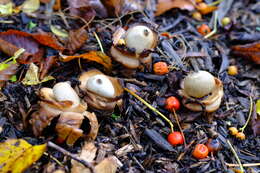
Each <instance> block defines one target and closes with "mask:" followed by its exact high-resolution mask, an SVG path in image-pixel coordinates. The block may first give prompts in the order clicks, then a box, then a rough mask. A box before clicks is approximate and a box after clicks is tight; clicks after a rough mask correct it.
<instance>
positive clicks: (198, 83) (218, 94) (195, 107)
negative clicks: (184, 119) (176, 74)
mask: <svg viewBox="0 0 260 173" xmlns="http://www.w3.org/2000/svg"><path fill="white" fill-rule="evenodd" d="M181 87H182V89H181V90H180V91H179V94H180V95H181V96H182V97H183V99H182V102H183V105H184V106H185V107H187V108H188V109H190V110H192V111H206V112H214V111H216V110H217V109H218V108H219V106H220V103H221V99H222V97H223V94H224V92H223V85H222V82H221V80H219V79H218V78H216V77H214V76H213V75H212V74H210V73H209V72H207V71H198V72H192V73H190V74H188V75H187V76H186V77H185V79H184V81H183V83H182V85H181Z"/></svg>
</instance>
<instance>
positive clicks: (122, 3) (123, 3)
mask: <svg viewBox="0 0 260 173" xmlns="http://www.w3.org/2000/svg"><path fill="white" fill-rule="evenodd" d="M102 2H103V3H104V5H105V6H106V8H107V10H108V14H109V15H110V16H121V15H124V14H127V13H129V12H131V11H142V10H143V6H144V5H143V4H141V3H140V1H138V0H102Z"/></svg>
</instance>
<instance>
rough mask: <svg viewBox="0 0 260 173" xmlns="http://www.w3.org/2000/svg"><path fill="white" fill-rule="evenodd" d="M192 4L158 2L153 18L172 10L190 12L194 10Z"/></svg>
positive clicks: (171, 0)
mask: <svg viewBox="0 0 260 173" xmlns="http://www.w3.org/2000/svg"><path fill="white" fill-rule="evenodd" d="M194 4H195V2H194V0H158V4H157V6H156V8H157V10H156V13H155V16H160V15H161V14H163V13H164V12H166V11H168V10H170V9H173V8H179V9H181V10H188V11H192V10H194V9H195V7H194Z"/></svg>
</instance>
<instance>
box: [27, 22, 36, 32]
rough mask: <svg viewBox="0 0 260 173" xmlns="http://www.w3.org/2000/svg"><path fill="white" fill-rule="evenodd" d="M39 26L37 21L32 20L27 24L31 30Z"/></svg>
mask: <svg viewBox="0 0 260 173" xmlns="http://www.w3.org/2000/svg"><path fill="white" fill-rule="evenodd" d="M36 26H37V24H36V23H33V22H32V21H30V22H29V23H28V24H27V27H28V29H29V30H32V29H33V28H35V27H36Z"/></svg>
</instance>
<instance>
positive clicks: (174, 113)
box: [172, 109, 187, 148]
mask: <svg viewBox="0 0 260 173" xmlns="http://www.w3.org/2000/svg"><path fill="white" fill-rule="evenodd" d="M172 111H173V115H174V118H175V120H176V122H177V125H178V127H179V129H180V132H181V135H182V137H183V139H184V147H185V148H186V146H187V144H186V140H185V136H184V133H183V131H182V128H181V125H180V122H179V118H178V115H177V114H176V112H175V110H174V109H173V110H172Z"/></svg>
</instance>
